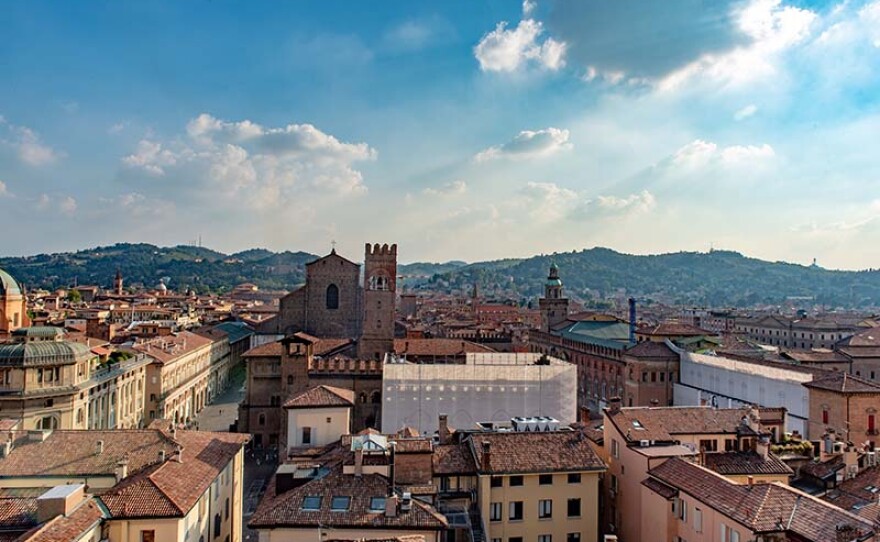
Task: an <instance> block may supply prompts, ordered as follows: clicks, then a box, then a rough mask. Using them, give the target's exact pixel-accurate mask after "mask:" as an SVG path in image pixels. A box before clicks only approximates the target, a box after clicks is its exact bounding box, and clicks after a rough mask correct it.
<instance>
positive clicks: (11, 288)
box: [0, 269, 21, 295]
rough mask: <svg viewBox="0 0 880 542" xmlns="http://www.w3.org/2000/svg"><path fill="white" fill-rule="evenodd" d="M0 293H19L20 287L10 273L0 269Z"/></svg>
mask: <svg viewBox="0 0 880 542" xmlns="http://www.w3.org/2000/svg"><path fill="white" fill-rule="evenodd" d="M0 295H21V288H19V286H18V283H17V282H15V279H14V278H12V275H10V274H9V273H7V272H6V271H4V270H2V269H0Z"/></svg>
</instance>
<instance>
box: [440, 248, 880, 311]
mask: <svg viewBox="0 0 880 542" xmlns="http://www.w3.org/2000/svg"><path fill="white" fill-rule="evenodd" d="M551 262H555V263H556V264H557V265H558V266H559V270H560V275H561V277H562V280H563V282H564V283H565V286H566V291H567V292H568V293H569V294H570V295H573V296H574V297H578V298H581V299H590V298H594V297H604V296H607V295H613V294H614V293H615V292H616V291H618V290H619V289H624V290H625V292H626V295H633V296H637V297H640V298H653V299H658V300H663V301H664V302H667V303H674V304H680V305H701V306H711V307H747V306H754V305H759V304H779V303H782V302H784V301H785V300H786V298H788V297H801V296H806V297H813V298H814V299H815V302H816V303H820V304H825V305H828V306H831V307H838V306H840V307H848V308H867V307H877V306H878V305H880V271H876V270H870V271H831V270H827V269H822V268H820V267H816V266H803V265H797V264H791V263H785V262H767V261H763V260H758V259H755V258H748V257H745V256H743V255H742V254H739V253H737V252H731V251H721V250H716V251H712V252H709V253H696V252H678V253H673V254H659V255H649V256H636V255H630V254H622V253H620V252H615V251H613V250H610V249H607V248H593V249H586V250H582V251H576V252H566V253H559V254H553V255H545V256H534V257H531V258H526V259H519V260H500V261H496V262H481V263H474V264H470V265H467V266H464V267H461V268H458V269H456V270H453V271H450V272H446V273H438V274H436V275H434V276H433V277H431V279H430V280H429V281H428V282H427V283H426V284H425V285H423V287H425V288H433V287H435V285H448V287H449V288H468V287H470V285H472V284H474V283H475V282H476V283H478V284H480V286H481V287H482V288H484V289H486V288H490V289H491V288H497V287H503V288H506V289H507V290H510V291H513V292H516V293H517V294H518V295H520V296H522V297H524V298H528V297H533V296H537V295H540V293H541V292H542V288H543V283H544V279H545V278H546V276H547V270H548V268H549V266H550V264H551Z"/></svg>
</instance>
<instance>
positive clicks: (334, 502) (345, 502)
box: [330, 496, 351, 512]
mask: <svg viewBox="0 0 880 542" xmlns="http://www.w3.org/2000/svg"><path fill="white" fill-rule="evenodd" d="M349 505H351V497H338V496H334V497H333V499H331V501H330V510H332V511H334V512H344V511H346V510H348V507H349Z"/></svg>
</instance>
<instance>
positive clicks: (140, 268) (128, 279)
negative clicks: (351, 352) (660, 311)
mask: <svg viewBox="0 0 880 542" xmlns="http://www.w3.org/2000/svg"><path fill="white" fill-rule="evenodd" d="M316 258H318V256H315V255H313V254H309V253H307V252H289V251H285V252H272V251H270V250H267V249H264V248H254V249H249V250H244V251H241V252H238V253H235V254H230V255H227V254H223V253H221V252H217V251H215V250H211V249H208V248H203V247H196V246H187V245H179V246H175V247H158V246H155V245H151V244H145V243H139V244H130V243H119V244H115V245H112V246H106V247H97V248H93V249H88V250H81V251H77V252H67V253H58V254H39V255H36V256H27V257H7V258H0V267H2V268H3V269H5V270H7V271H9V272H10V273H12V275H13V276H14V277H16V278H17V279H18V280H19V281H21V282H23V283H24V284H26V285H28V286H29V287H44V288H59V287H68V286H71V285H73V284H75V283H76V284H81V285H82V284H97V285H101V286H104V287H109V286H110V284H111V283H112V281H113V276H114V275H115V274H116V269H117V268H119V269H120V271H121V272H122V274H123V276H124V278H125V283H126V284H127V285H144V286H147V287H152V286H155V285H157V284H158V283H159V281H160V280H161V279H165V280H166V282H167V284H168V286H169V287H170V288H172V289H174V290H183V289H186V288H193V289H194V290H196V291H198V292H207V291H223V290H229V289H231V288H232V287H234V286H235V285H236V284H240V283H243V282H252V283H254V284H257V285H258V286H259V287H260V288H262V289H285V290H290V289H292V288H294V287H295V286H297V285H298V284H301V283H302V282H303V281H304V280H305V264H306V263H308V262H310V261H312V260H314V259H316ZM551 262H554V263H556V264H557V265H558V266H559V269H560V275H561V277H562V280H563V282H564V283H565V287H566V290H567V291H568V292H569V293H570V294H571V295H572V296H573V297H576V298H579V299H584V300H589V299H591V298H594V297H598V298H601V297H605V296H608V295H614V294H615V293H617V292H619V291H621V290H622V291H624V292H625V295H628V296H629V295H632V296H636V297H640V298H650V299H658V300H662V301H666V302H670V303H678V304H683V305H690V304H693V305H704V306H713V307H728V306H730V307H744V306H754V305H757V304H779V303H782V302H784V301H785V300H786V298H789V297H812V298H814V299H815V302H816V303H818V304H824V305H827V306H830V307H838V306H840V307H847V308H868V307H877V306H878V305H880V271H877V270H868V271H831V270H827V269H822V268H820V267H816V266H803V265H797V264H791V263H785V262H768V261H764V260H758V259H755V258H749V257H746V256H743V255H742V254H739V253H737V252H731V251H723V250H715V251H711V252H709V253H697V252H677V253H670V254H659V255H647V256H639V255H630V254H623V253H620V252H616V251H614V250H611V249H608V248H592V249H584V250H581V251H573V252H565V253H558V254H552V255H539V256H533V257H530V258H518V259H516V258H514V259H504V260H495V261H487V262H477V263H471V264H467V263H465V262H461V261H451V262H446V263H429V262H417V263H411V264H402V265H399V266H398V272H399V274H400V275H402V276H403V277H404V284H405V285H406V287H407V288H416V289H419V288H423V289H432V290H445V291H452V290H461V289H470V288H471V287H472V286H473V284H475V283H476V284H479V285H480V288H481V289H482V290H483V291H486V292H491V291H503V292H505V293H506V294H507V295H511V296H516V297H519V298H521V299H527V298H534V297H535V296H538V295H540V293H541V291H542V288H543V283H544V280H545V278H546V276H547V270H548V268H549V266H550V263H551Z"/></svg>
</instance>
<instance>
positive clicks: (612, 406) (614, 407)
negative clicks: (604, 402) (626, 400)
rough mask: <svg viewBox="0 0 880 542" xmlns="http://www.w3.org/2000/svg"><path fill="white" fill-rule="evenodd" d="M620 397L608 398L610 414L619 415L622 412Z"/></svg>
mask: <svg viewBox="0 0 880 542" xmlns="http://www.w3.org/2000/svg"><path fill="white" fill-rule="evenodd" d="M620 402H621V401H620V397H609V398H608V412H609V413H610V414H617V413H618V412H620Z"/></svg>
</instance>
